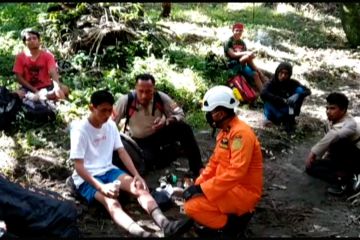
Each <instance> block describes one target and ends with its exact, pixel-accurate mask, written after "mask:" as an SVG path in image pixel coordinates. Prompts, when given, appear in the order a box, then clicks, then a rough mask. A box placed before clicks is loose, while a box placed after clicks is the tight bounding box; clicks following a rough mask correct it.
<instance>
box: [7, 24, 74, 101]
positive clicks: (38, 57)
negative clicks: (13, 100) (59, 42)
mask: <svg viewBox="0 0 360 240" xmlns="http://www.w3.org/2000/svg"><path fill="white" fill-rule="evenodd" d="M21 38H22V41H23V43H24V44H25V46H26V47H27V48H26V49H25V51H23V52H21V53H20V54H18V55H17V56H16V60H15V64H14V67H13V72H14V73H15V75H16V79H17V81H18V82H19V84H20V85H21V86H22V89H21V90H22V91H23V94H21V95H20V96H25V94H26V93H28V92H29V93H30V95H31V99H32V100H38V99H49V100H59V99H65V98H66V97H67V96H68V94H69V88H68V87H67V86H66V85H64V84H62V83H61V82H60V80H59V74H58V72H57V64H56V61H55V58H54V55H53V54H52V53H51V52H50V51H49V50H47V49H43V48H42V47H41V39H40V33H39V32H38V31H36V30H33V29H31V28H26V29H24V30H23V31H22V32H21Z"/></svg>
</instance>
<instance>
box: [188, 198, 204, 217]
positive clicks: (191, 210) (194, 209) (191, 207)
mask: <svg viewBox="0 0 360 240" xmlns="http://www.w3.org/2000/svg"><path fill="white" fill-rule="evenodd" d="M199 211H201V210H200V208H199V205H198V204H197V203H196V200H195V199H190V200H188V201H186V202H185V203H184V212H185V214H186V215H187V216H189V217H191V218H193V216H194V215H196V213H198V212H199Z"/></svg>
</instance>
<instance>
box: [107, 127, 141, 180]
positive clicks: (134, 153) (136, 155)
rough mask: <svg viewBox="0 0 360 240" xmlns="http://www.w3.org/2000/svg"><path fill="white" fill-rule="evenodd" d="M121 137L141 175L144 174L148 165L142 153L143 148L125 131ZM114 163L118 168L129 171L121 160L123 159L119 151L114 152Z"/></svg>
mask: <svg viewBox="0 0 360 240" xmlns="http://www.w3.org/2000/svg"><path fill="white" fill-rule="evenodd" d="M120 138H121V142H122V143H123V145H124V148H125V150H126V151H127V153H128V154H129V155H130V157H131V159H132V161H133V163H134V165H135V167H136V169H137V171H138V172H139V174H140V175H144V174H145V173H146V166H145V161H144V156H143V153H142V149H141V148H140V147H139V146H138V145H137V143H136V142H135V141H134V140H133V139H132V138H131V137H129V136H128V135H126V134H124V133H120ZM112 163H113V164H114V165H115V166H117V167H118V168H120V169H122V170H124V171H126V172H127V171H128V170H127V169H126V168H125V166H124V164H123V162H122V161H121V159H120V158H119V155H118V153H117V151H114V152H113V159H112Z"/></svg>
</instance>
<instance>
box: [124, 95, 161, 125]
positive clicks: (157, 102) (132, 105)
mask: <svg viewBox="0 0 360 240" xmlns="http://www.w3.org/2000/svg"><path fill="white" fill-rule="evenodd" d="M136 102H137V101H136V93H135V92H129V93H128V101H127V105H126V109H125V118H126V120H125V126H124V132H126V130H127V125H128V124H129V120H130V118H131V116H132V115H133V114H134V112H135V111H137V108H136ZM156 109H159V110H160V112H162V113H163V114H165V110H164V102H163V100H162V99H161V97H160V94H159V92H157V91H155V93H154V102H153V107H152V111H151V114H152V116H154V113H155V110H156Z"/></svg>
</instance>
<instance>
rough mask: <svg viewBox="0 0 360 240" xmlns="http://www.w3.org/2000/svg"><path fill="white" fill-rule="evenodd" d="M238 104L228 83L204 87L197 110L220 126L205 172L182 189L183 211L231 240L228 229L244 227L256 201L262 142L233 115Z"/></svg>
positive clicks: (259, 190)
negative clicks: (245, 220)
mask: <svg viewBox="0 0 360 240" xmlns="http://www.w3.org/2000/svg"><path fill="white" fill-rule="evenodd" d="M237 105H238V101H237V100H236V98H235V96H234V95H233V92H232V90H231V89H230V88H229V87H226V86H215V87H213V88H211V89H210V90H208V91H207V92H206V94H205V96H204V99H203V107H202V110H203V111H205V112H206V120H207V122H208V123H209V124H210V126H211V127H213V128H219V129H221V131H220V132H219V133H218V135H217V137H216V146H215V149H214V152H213V154H212V156H211V157H210V159H209V162H208V164H207V165H206V167H205V169H204V171H202V173H201V174H200V176H199V177H198V178H197V179H196V181H195V184H194V185H192V186H190V187H188V188H187V189H185V191H184V193H183V197H184V199H185V201H186V202H185V204H184V210H185V213H186V215H187V216H189V217H190V218H192V219H194V220H195V222H197V223H199V224H201V225H204V226H205V227H207V228H210V229H213V230H223V231H224V233H225V232H227V233H225V234H229V235H228V236H232V238H234V239H235V237H234V236H235V235H232V234H237V233H236V232H237V231H240V228H241V227H243V226H240V225H241V224H240V222H241V219H242V218H243V217H245V216H246V217H248V216H249V215H252V212H253V211H254V209H255V206H256V204H257V203H258V202H259V201H260V199H261V194H262V187H263V162H262V161H263V158H262V153H261V146H260V143H259V141H258V139H257V137H256V135H255V133H254V131H253V130H252V129H251V127H250V126H248V125H247V124H246V123H245V122H243V121H242V120H240V119H239V118H238V116H236V114H235V112H234V109H235V107H236V106H237ZM239 224H240V225H239Z"/></svg>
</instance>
